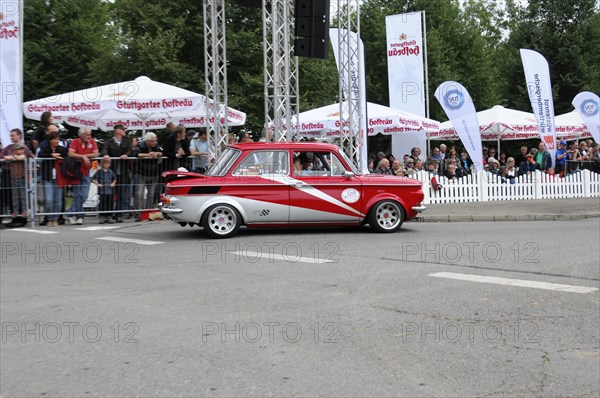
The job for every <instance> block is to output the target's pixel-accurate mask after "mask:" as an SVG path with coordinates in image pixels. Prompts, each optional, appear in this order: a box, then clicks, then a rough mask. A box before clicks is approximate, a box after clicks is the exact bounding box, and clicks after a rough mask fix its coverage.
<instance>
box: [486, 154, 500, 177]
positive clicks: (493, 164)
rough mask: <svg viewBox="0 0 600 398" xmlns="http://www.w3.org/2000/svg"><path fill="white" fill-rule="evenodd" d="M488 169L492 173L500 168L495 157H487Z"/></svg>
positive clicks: (495, 172) (496, 172)
mask: <svg viewBox="0 0 600 398" xmlns="http://www.w3.org/2000/svg"><path fill="white" fill-rule="evenodd" d="M487 164H488V171H489V172H490V173H492V174H498V171H499V170H500V162H498V161H497V160H496V158H493V157H489V158H488V160H487Z"/></svg>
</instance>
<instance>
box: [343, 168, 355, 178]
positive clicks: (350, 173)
mask: <svg viewBox="0 0 600 398" xmlns="http://www.w3.org/2000/svg"><path fill="white" fill-rule="evenodd" d="M343 175H344V177H346V179H347V180H351V179H352V178H353V177H354V173H353V172H351V171H348V170H346V171H344V174H343Z"/></svg>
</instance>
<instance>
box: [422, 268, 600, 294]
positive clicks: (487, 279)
mask: <svg viewBox="0 0 600 398" xmlns="http://www.w3.org/2000/svg"><path fill="white" fill-rule="evenodd" d="M429 276H433V277H436V278H447V279H456V280H461V281H470V282H482V283H494V284H497V285H508V286H519V287H531V288H534V289H546V290H557V291H559V292H571V293H591V292H595V291H596V290H598V289H597V288H595V287H587V286H573V285H561V284H559V283H549V282H537V281H526V280H523V279H508V278H498V277H495V276H483V275H469V274H457V273H454V272H436V273H435V274H429Z"/></svg>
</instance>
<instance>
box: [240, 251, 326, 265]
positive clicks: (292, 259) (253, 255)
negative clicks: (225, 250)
mask: <svg viewBox="0 0 600 398" xmlns="http://www.w3.org/2000/svg"><path fill="white" fill-rule="evenodd" d="M231 254H233V255H238V256H240V257H243V258H246V259H253V260H254V259H259V258H262V259H264V260H269V261H273V260H281V261H285V262H288V263H310V264H325V263H337V261H336V260H327V259H323V258H313V257H297V256H282V255H281V254H275V253H259V252H251V251H237V252H231Z"/></svg>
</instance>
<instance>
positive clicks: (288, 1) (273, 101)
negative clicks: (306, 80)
mask: <svg viewBox="0 0 600 398" xmlns="http://www.w3.org/2000/svg"><path fill="white" fill-rule="evenodd" d="M294 3H295V1H294V0H263V7H262V10H263V52H264V55H263V56H264V66H265V76H264V79H265V87H264V88H265V129H264V131H265V133H266V138H267V140H269V141H270V140H275V141H291V140H292V137H293V135H294V131H293V130H294V129H293V126H292V123H293V120H294V116H295V115H298V112H299V95H298V92H299V90H298V80H299V79H298V57H295V56H294V54H293V50H294V49H293V46H292V43H293V41H294V18H293V10H294ZM271 132H273V133H274V134H273V135H272V136H271V134H270V133H271Z"/></svg>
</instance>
